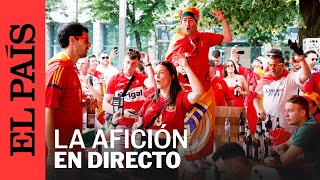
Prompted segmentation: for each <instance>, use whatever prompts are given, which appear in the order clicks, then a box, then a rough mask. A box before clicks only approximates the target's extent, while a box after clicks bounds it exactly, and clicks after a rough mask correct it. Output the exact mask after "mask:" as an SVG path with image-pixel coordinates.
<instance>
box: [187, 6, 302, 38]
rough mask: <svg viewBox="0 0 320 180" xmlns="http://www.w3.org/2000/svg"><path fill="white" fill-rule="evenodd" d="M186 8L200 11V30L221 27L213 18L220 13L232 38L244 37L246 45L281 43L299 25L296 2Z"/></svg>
mask: <svg viewBox="0 0 320 180" xmlns="http://www.w3.org/2000/svg"><path fill="white" fill-rule="evenodd" d="M189 5H191V6H196V7H198V8H199V9H200V10H201V12H202V19H201V24H200V25H201V27H203V28H210V27H213V26H220V24H219V22H218V21H217V20H216V19H215V18H214V17H213V15H212V13H213V11H214V10H215V9H220V10H221V11H222V12H223V13H224V16H225V17H226V19H227V21H228V23H229V25H230V28H231V30H232V33H233V35H245V36H247V37H248V40H249V42H254V43H259V44H260V43H263V42H272V41H273V40H274V39H273V38H274V37H275V38H277V39H279V40H283V39H284V35H285V33H286V29H287V27H289V26H292V25H293V24H294V23H297V22H299V21H298V20H299V14H298V8H299V6H298V4H297V2H296V1H295V0H268V1H264V0H214V1H209V2H208V1H207V0H197V1H195V0H192V1H190V4H189Z"/></svg>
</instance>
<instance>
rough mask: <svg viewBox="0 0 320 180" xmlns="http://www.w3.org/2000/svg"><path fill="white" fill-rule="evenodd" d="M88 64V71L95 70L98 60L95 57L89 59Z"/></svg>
mask: <svg viewBox="0 0 320 180" xmlns="http://www.w3.org/2000/svg"><path fill="white" fill-rule="evenodd" d="M89 62H90V69H96V68H97V66H98V60H97V58H95V57H92V58H90V59H89Z"/></svg>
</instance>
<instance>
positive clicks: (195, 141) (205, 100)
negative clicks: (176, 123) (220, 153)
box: [184, 88, 216, 161]
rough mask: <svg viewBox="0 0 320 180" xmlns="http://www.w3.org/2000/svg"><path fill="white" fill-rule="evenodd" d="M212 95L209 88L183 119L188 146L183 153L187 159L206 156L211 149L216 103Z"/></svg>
mask: <svg viewBox="0 0 320 180" xmlns="http://www.w3.org/2000/svg"><path fill="white" fill-rule="evenodd" d="M213 97H214V92H213V90H212V89H211V88H210V90H209V91H208V92H206V93H205V94H203V95H202V97H201V98H200V99H199V100H198V101H197V103H196V104H195V107H194V108H193V109H192V110H191V111H190V112H189V114H188V115H187V116H186V118H185V119H184V123H185V125H184V126H185V129H187V132H188V148H186V149H184V154H185V158H186V160H188V161H192V160H197V159H200V158H201V157H205V156H208V155H209V154H211V153H212V151H213V139H214V128H215V117H216V114H215V106H216V103H215V99H214V98H213Z"/></svg>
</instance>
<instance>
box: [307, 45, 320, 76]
mask: <svg viewBox="0 0 320 180" xmlns="http://www.w3.org/2000/svg"><path fill="white" fill-rule="evenodd" d="M305 57H306V61H307V64H308V66H309V68H310V70H311V73H317V72H319V69H317V68H315V66H316V63H317V61H318V55H317V52H315V51H314V50H310V51H307V52H306V54H305Z"/></svg>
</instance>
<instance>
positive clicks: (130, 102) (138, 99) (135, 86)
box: [106, 71, 146, 126]
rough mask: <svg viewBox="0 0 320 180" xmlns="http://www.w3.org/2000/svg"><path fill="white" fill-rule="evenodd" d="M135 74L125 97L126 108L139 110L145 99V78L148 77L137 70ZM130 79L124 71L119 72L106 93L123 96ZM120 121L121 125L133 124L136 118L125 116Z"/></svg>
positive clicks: (110, 82) (109, 84)
mask: <svg viewBox="0 0 320 180" xmlns="http://www.w3.org/2000/svg"><path fill="white" fill-rule="evenodd" d="M134 76H136V77H135V79H134V81H133V83H132V84H131V86H130V88H129V90H128V92H127V94H126V96H125V97H124V109H134V110H135V111H136V112H139V111H140V108H141V106H142V104H143V102H144V101H145V97H144V87H145V86H144V80H145V79H146V76H143V75H141V74H139V73H136V72H135V73H134ZM129 81H130V79H129V78H127V77H125V75H124V74H123V72H122V71H121V72H119V73H118V74H117V75H115V76H113V78H112V79H110V81H109V83H108V88H107V91H106V94H113V95H114V96H115V97H119V96H121V94H122V92H123V90H124V89H125V88H126V86H127V85H128V83H129ZM118 123H119V124H120V125H126V126H132V125H133V123H134V119H127V118H123V119H121V120H120V121H119V122H118Z"/></svg>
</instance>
